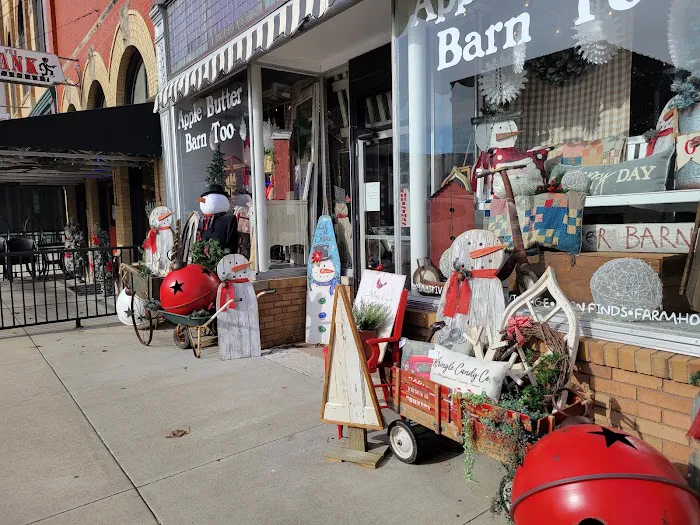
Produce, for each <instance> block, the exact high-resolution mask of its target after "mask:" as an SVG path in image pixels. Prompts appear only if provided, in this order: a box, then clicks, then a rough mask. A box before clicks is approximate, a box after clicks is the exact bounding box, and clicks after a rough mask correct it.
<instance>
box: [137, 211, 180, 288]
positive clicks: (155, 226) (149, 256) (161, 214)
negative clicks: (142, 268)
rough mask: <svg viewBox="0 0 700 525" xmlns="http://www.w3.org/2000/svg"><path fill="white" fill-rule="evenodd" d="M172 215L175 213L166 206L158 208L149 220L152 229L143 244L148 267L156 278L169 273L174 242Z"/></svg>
mask: <svg viewBox="0 0 700 525" xmlns="http://www.w3.org/2000/svg"><path fill="white" fill-rule="evenodd" d="M172 215H173V212H172V211H170V210H169V209H168V208H166V207H165V206H158V207H156V208H154V209H153V211H152V212H151V215H150V216H149V218H148V222H149V225H150V226H151V229H150V231H149V232H148V236H147V237H146V240H145V241H144V243H143V249H144V250H145V252H146V266H148V268H149V269H150V270H151V272H152V273H153V275H156V276H163V275H165V274H166V273H168V266H169V264H170V252H171V251H172V249H173V242H174V239H173V230H172Z"/></svg>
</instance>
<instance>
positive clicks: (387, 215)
mask: <svg viewBox="0 0 700 525" xmlns="http://www.w3.org/2000/svg"><path fill="white" fill-rule="evenodd" d="M358 143H359V147H358V157H359V161H358V168H359V169H358V171H359V177H358V179H359V183H360V210H361V213H360V257H361V260H362V262H363V264H364V268H370V269H375V270H383V271H386V272H394V271H395V268H396V237H395V230H394V224H395V222H394V221H395V199H394V169H393V141H392V137H391V131H386V132H381V133H379V134H376V135H374V136H373V137H372V138H370V139H367V140H359V141H358Z"/></svg>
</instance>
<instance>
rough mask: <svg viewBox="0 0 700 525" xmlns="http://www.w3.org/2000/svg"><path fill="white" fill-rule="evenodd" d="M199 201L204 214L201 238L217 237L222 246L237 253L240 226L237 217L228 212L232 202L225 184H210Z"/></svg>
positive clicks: (204, 239)
mask: <svg viewBox="0 0 700 525" xmlns="http://www.w3.org/2000/svg"><path fill="white" fill-rule="evenodd" d="M197 202H199V209H200V210H201V212H202V215H203V218H202V232H201V236H200V238H201V240H203V241H206V240H208V239H216V240H218V241H219V244H220V245H221V247H222V248H228V249H229V250H230V251H231V253H236V252H237V251H238V227H237V223H236V217H235V216H234V215H233V214H230V213H228V211H229V208H230V207H231V204H230V202H229V196H228V193H226V191H225V190H224V188H223V186H221V185H219V184H211V185H209V186H208V187H207V191H205V192H204V193H202V195H201V196H200V198H199V199H197Z"/></svg>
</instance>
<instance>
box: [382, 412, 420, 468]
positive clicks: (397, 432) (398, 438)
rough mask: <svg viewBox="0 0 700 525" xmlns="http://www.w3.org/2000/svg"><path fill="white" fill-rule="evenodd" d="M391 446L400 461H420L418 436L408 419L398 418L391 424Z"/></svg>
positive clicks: (389, 432) (410, 462) (409, 462)
mask: <svg viewBox="0 0 700 525" xmlns="http://www.w3.org/2000/svg"><path fill="white" fill-rule="evenodd" d="M388 434H389V446H391V451H392V452H393V453H394V456H396V457H397V458H398V459H399V461H403V462H404V463H408V464H412V463H415V462H416V461H418V452H419V451H418V436H416V431H415V430H413V427H412V426H411V425H410V424H409V423H407V422H406V421H402V420H400V419H397V420H396V421H394V422H393V423H392V424H391V425H389V431H388Z"/></svg>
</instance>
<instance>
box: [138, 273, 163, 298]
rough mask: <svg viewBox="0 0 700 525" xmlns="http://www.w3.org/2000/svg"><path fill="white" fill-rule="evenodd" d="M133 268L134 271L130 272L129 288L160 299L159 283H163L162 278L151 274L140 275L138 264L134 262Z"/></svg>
mask: <svg viewBox="0 0 700 525" xmlns="http://www.w3.org/2000/svg"><path fill="white" fill-rule="evenodd" d="M134 268H135V269H136V271H135V272H132V273H131V279H132V282H131V289H132V290H133V291H135V292H139V293H141V294H143V295H144V296H146V297H149V298H151V299H155V300H157V301H160V285H161V284H162V283H163V279H164V278H163V277H154V276H152V275H148V276H142V275H141V274H140V273H139V271H138V269H139V265H138V264H135V265H134Z"/></svg>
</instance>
